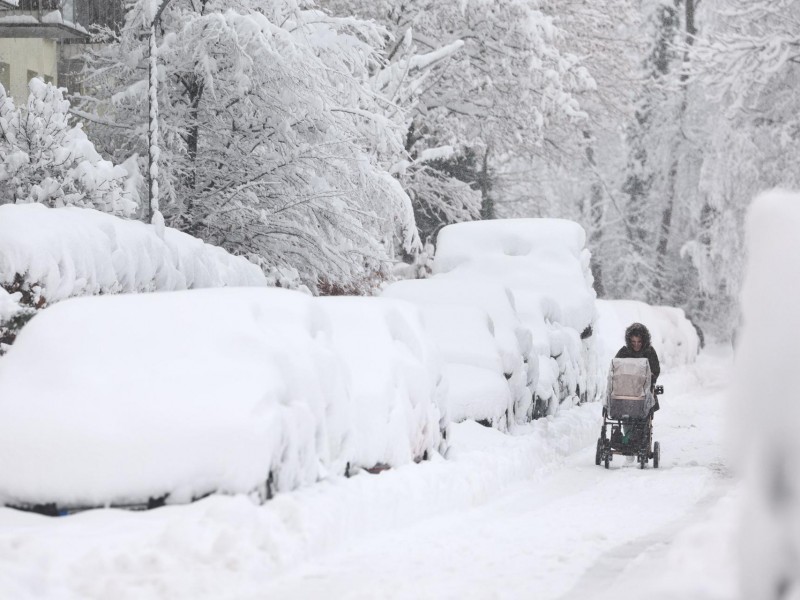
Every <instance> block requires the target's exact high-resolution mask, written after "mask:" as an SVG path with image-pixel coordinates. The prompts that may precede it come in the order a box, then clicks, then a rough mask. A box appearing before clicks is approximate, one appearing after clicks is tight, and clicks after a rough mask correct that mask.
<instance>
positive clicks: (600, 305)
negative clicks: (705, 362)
mask: <svg viewBox="0 0 800 600" xmlns="http://www.w3.org/2000/svg"><path fill="white" fill-rule="evenodd" d="M597 310H598V314H599V317H598V319H597V323H596V326H595V329H596V331H597V333H598V336H597V337H598V344H597V349H598V357H599V361H600V367H602V368H604V369H605V368H607V367H608V364H609V363H610V362H611V359H612V358H614V355H615V354H616V353H617V351H618V350H619V349H620V348H621V347H622V346H624V345H625V329H626V328H627V327H628V325H630V324H631V323H637V322H638V323H643V324H644V325H645V326H647V328H648V329H649V330H650V337H651V342H652V345H653V348H655V350H656V353H658V358H659V361H660V362H661V366H662V368H666V369H669V368H672V367H677V366H679V365H685V364H689V363H692V362H694V361H695V359H696V358H697V353H698V351H699V350H700V339H699V337H698V335H697V330H696V329H695V328H694V326H693V325H692V323H691V322H690V321H689V319H687V318H686V315H685V314H684V312H683V309H680V308H674V307H671V306H651V305H649V304H645V303H644V302H639V301H637V300H598V301H597Z"/></svg>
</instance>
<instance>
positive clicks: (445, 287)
mask: <svg viewBox="0 0 800 600" xmlns="http://www.w3.org/2000/svg"><path fill="white" fill-rule="evenodd" d="M383 295H384V296H386V297H390V298H402V299H404V300H407V301H409V302H411V303H413V304H414V305H416V306H418V307H419V308H420V311H421V313H422V316H423V322H424V324H425V329H426V331H427V332H428V334H429V335H430V336H431V337H432V338H433V339H434V341H435V342H436V343H437V345H438V346H439V348H440V351H441V353H442V357H443V360H444V361H445V364H446V371H447V373H448V403H447V405H448V415H449V417H450V419H451V420H452V421H454V422H458V421H462V420H464V419H473V420H476V421H480V422H484V423H486V424H490V425H492V426H494V427H498V428H500V429H505V428H506V426H507V423H508V420H509V419H513V418H514V416H515V415H525V414H527V413H528V412H529V411H530V407H531V391H530V390H529V388H528V385H527V384H528V383H529V381H530V379H529V378H530V377H532V376H533V375H535V373H531V374H529V372H528V368H527V363H528V359H529V355H530V348H531V344H530V334H529V333H528V331H527V330H526V329H525V328H523V327H522V326H521V324H520V323H519V320H518V318H517V315H516V311H515V309H514V304H513V298H512V297H511V295H510V293H509V292H508V290H506V289H505V288H503V287H502V286H500V285H497V284H492V283H491V282H472V281H466V280H464V281H462V280H455V279H446V278H441V277H433V278H430V279H416V280H405V281H398V282H395V283H393V284H391V285H389V286H387V287H386V289H385V290H384V291H383Z"/></svg>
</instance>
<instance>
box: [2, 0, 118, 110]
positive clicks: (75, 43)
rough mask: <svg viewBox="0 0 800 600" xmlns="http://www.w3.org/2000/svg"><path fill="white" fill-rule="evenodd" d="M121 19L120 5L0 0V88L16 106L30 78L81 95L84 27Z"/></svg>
mask: <svg viewBox="0 0 800 600" xmlns="http://www.w3.org/2000/svg"><path fill="white" fill-rule="evenodd" d="M123 19H124V0H0V84H2V85H3V87H4V88H5V89H6V91H7V92H8V93H9V94H10V95H11V97H13V98H14V99H15V100H16V101H17V102H20V101H24V99H26V98H27V96H28V82H29V81H30V80H31V79H32V78H33V77H41V78H42V79H44V80H45V81H47V82H50V83H53V84H55V85H58V86H60V87H66V88H68V91H69V92H70V93H80V71H81V69H82V67H83V63H82V61H81V59H80V56H81V54H82V53H83V51H84V50H85V45H86V44H88V43H89V41H90V36H89V28H91V27H93V26H100V27H111V28H114V27H118V26H119V24H120V23H122V20H123Z"/></svg>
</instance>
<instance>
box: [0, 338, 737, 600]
mask: <svg viewBox="0 0 800 600" xmlns="http://www.w3.org/2000/svg"><path fill="white" fill-rule="evenodd" d="M730 362H731V361H730V355H729V352H728V353H727V354H726V353H724V352H722V351H719V350H712V351H711V352H706V353H704V354H703V355H702V356H701V357H700V360H699V361H698V363H697V364H695V365H692V366H689V367H684V368H682V369H679V370H675V371H674V372H671V373H667V374H666V375H665V376H663V377H662V382H663V383H664V385H665V387H666V389H667V394H666V395H665V396H664V400H663V401H662V410H661V412H660V413H659V414H658V416H657V421H656V427H655V435H656V439H658V440H660V441H661V444H662V468H661V469H659V470H654V469H652V468H648V469H646V470H644V471H641V470H640V469H638V466H637V465H636V464H635V463H627V462H626V461H625V460H624V459H621V458H620V457H615V459H614V461H613V462H612V468H611V470H609V471H606V470H605V469H602V468H600V467H596V466H594V440H595V439H596V437H597V434H598V432H599V422H600V417H599V409H600V407H599V405H589V406H582V407H576V408H573V409H570V410H567V411H564V412H562V413H561V414H560V415H559V416H558V417H556V418H555V419H549V420H541V421H538V422H536V423H534V424H532V425H531V426H530V427H529V428H528V430H527V431H526V432H524V433H522V434H520V435H516V436H507V435H503V434H500V433H498V432H497V431H494V430H490V429H486V428H483V427H480V426H478V425H475V424H461V425H459V426H457V427H455V428H454V431H453V448H452V452H451V455H450V456H449V459H450V460H436V461H431V462H430V463H425V464H421V465H413V466H410V467H407V468H401V469H396V470H393V471H390V472H385V473H383V474H380V475H377V476H373V475H369V474H366V473H362V474H359V475H358V476H356V477H353V478H351V479H349V480H339V479H337V480H333V481H330V482H322V483H320V484H318V485H315V486H311V487H309V488H306V489H303V490H299V491H297V492H293V493H289V494H284V495H281V496H278V497H277V498H275V499H274V500H272V501H271V502H269V503H267V504H266V505H264V506H258V505H255V504H253V503H252V502H251V501H250V500H249V499H247V498H245V497H241V496H240V497H210V498H207V499H205V500H203V501H201V502H198V503H195V504H193V505H190V506H174V507H166V508H163V509H158V510H154V511H149V512H147V513H139V514H137V513H127V512H123V511H117V510H107V511H91V512H89V513H84V514H79V515H75V516H72V517H68V518H61V519H50V518H46V517H39V516H36V515H29V514H21V513H18V512H15V511H12V510H8V509H2V510H0V597H2V598H17V599H24V598H58V599H60V598H115V599H123V598H136V599H141V598H184V597H185V598H214V599H218V598H252V599H256V598H377V597H380V598H537V599H546V598H554V599H556V598H558V599H561V598H563V599H564V600H578V599H586V598H603V597H606V596H607V597H609V598H612V597H613V598H619V597H621V595H622V596H624V595H625V591H626V590H627V591H630V590H631V589H636V590H637V596H642V597H649V598H678V597H680V598H697V599H701V598H709V599H710V598H715V599H716V598H733V597H735V595H736V594H735V592H736V589H735V585H734V583H735V582H734V579H735V568H734V559H735V556H734V552H735V547H736V544H735V539H734V538H735V525H736V519H737V514H738V512H737V511H738V507H739V494H740V492H739V489H738V485H737V484H736V482H735V480H734V479H733V478H732V477H731V476H730V475H729V473H728V469H727V468H726V464H725V459H724V454H725V450H724V444H723V430H724V425H725V408H726V401H727V400H726V392H727V390H726V383H727V378H728V374H729V373H728V370H729V368H730Z"/></svg>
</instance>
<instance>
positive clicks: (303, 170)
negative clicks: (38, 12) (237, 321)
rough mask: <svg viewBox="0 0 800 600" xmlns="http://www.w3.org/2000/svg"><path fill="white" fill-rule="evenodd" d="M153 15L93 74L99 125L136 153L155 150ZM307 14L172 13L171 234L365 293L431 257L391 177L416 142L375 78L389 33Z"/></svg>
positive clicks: (215, 6) (289, 2)
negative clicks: (388, 269)
mask: <svg viewBox="0 0 800 600" xmlns="http://www.w3.org/2000/svg"><path fill="white" fill-rule="evenodd" d="M147 4H148V3H147V2H146V0H140V1H139V2H137V3H135V4H134V5H133V7H132V8H131V10H129V11H128V13H127V17H126V24H125V26H124V27H123V29H122V32H121V34H120V35H119V36H116V37H115V38H113V39H114V43H113V44H111V45H110V46H108V47H106V48H105V49H102V50H100V51H99V53H98V54H97V55H96V56H95V57H94V61H93V66H92V73H93V76H92V80H91V83H92V85H94V86H95V87H97V88H100V89H101V93H100V94H99V96H100V97H99V98H98V99H97V101H98V103H97V105H96V107H95V108H96V110H94V111H93V112H94V113H95V115H96V118H95V124H94V125H93V126H94V127H99V128H103V129H104V130H105V131H106V132H107V133H108V134H109V136H108V139H109V140H111V139H114V138H116V139H119V138H122V139H121V140H120V142H119V143H117V144H116V145H117V146H118V147H119V148H122V149H123V151H125V150H128V149H133V148H136V149H138V150H139V151H140V152H141V151H142V150H143V149H144V148H145V147H146V146H145V144H146V137H145V129H143V127H145V123H146V120H147V119H146V92H147V89H148V85H147V81H146V79H147V75H146V58H147V54H148V48H147V45H146V43H145V42H144V41H143V38H142V33H143V31H142V23H143V22H144V19H143V16H142V12H143V10H144V9H145V8H146V5H147ZM308 6H309V3H307V2H295V1H293V0H281V1H279V2H274V3H270V4H268V5H265V4H264V3H261V2H257V1H255V0H237V1H235V2H222V1H217V0H208V1H204V2H192V1H190V0H173V1H172V2H171V3H170V4H169V5H168V6H167V8H166V9H165V10H164V12H163V14H162V17H161V20H160V26H159V32H158V64H159V67H158V77H159V82H160V84H159V107H160V108H159V111H160V112H159V129H160V136H161V140H162V142H161V145H160V152H161V166H160V169H159V184H160V189H161V194H162V204H161V210H162V211H163V212H164V215H165V218H166V220H167V223H168V224H170V225H172V226H174V227H178V228H179V229H182V230H183V231H186V232H188V233H191V234H192V235H196V236H198V237H201V238H202V239H204V240H206V241H209V242H212V243H215V244H218V245H221V246H223V247H225V248H226V249H228V250H230V251H232V252H234V253H238V254H246V255H248V256H250V257H251V258H252V259H254V260H256V261H257V262H259V263H260V264H262V266H264V267H265V268H270V267H294V268H296V269H297V270H298V271H299V272H300V274H301V276H302V278H303V280H304V282H305V283H307V284H309V285H310V286H311V287H316V286H317V285H318V283H319V282H320V281H323V280H324V281H326V282H328V283H334V284H337V285H343V286H353V285H357V284H358V283H359V282H360V281H364V280H365V279H367V278H368V277H369V276H370V275H371V274H372V273H374V272H377V271H379V270H381V268H382V267H383V265H384V264H385V261H387V260H388V259H389V258H390V257H391V256H392V255H393V254H394V253H395V251H396V249H397V248H396V247H395V246H400V247H402V248H403V249H404V250H406V251H412V250H413V249H415V248H416V247H418V244H419V239H418V235H417V231H416V227H415V225H414V218H413V211H412V208H411V203H410V201H409V198H408V195H407V194H406V193H405V192H404V190H403V189H402V187H401V185H400V183H399V182H398V180H397V179H396V178H394V177H392V176H391V175H390V173H389V169H390V168H392V167H393V166H395V165H397V164H398V163H399V162H400V161H401V160H403V159H404V158H405V156H406V154H405V152H404V143H403V137H402V135H403V133H404V132H403V131H401V130H400V128H399V127H398V126H397V120H395V119H392V118H390V117H389V116H387V105H388V104H389V101H388V100H387V99H386V98H385V97H384V96H383V95H382V94H381V93H379V92H378V91H376V89H375V86H374V85H373V83H372V81H371V79H370V77H371V76H372V75H373V74H374V73H375V72H376V71H377V70H378V69H379V68H380V66H381V59H380V55H379V51H380V50H381V48H382V45H383V43H384V40H385V32H384V31H383V30H382V29H380V28H379V27H377V26H375V25H374V24H370V23H367V22H364V21H360V20H358V19H355V18H349V17H343V18H334V17H329V16H328V15H326V14H324V13H323V12H321V11H319V10H313V9H311V8H309V7H308ZM87 107H88V108H92V106H91V104H87ZM393 109H394V110H402V109H401V108H399V107H393ZM86 112H90V111H89V110H87V111H86ZM110 114H113V115H114V117H115V118H114V125H113V126H112V125H110V124H109V123H108V121H109V119H108V115H110Z"/></svg>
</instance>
